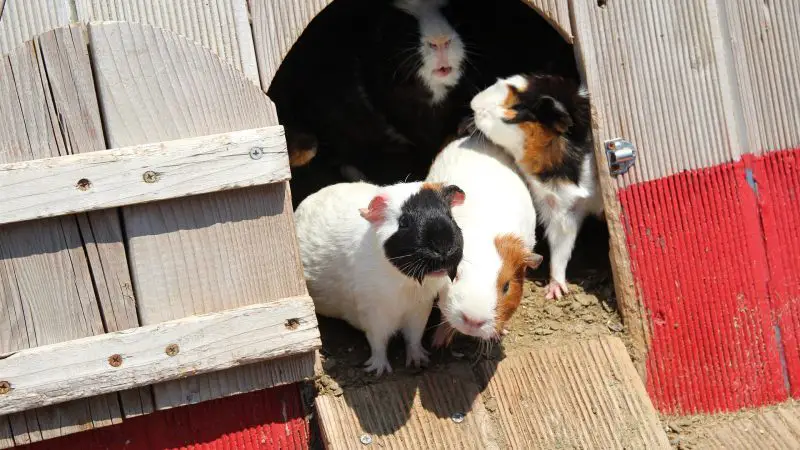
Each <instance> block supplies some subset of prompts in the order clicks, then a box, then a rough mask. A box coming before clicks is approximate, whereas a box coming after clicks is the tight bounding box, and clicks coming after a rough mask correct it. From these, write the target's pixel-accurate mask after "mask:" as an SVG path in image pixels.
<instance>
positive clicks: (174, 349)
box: [164, 344, 181, 356]
mask: <svg viewBox="0 0 800 450" xmlns="http://www.w3.org/2000/svg"><path fill="white" fill-rule="evenodd" d="M180 351H181V349H180V347H178V344H169V345H168V346H167V348H166V349H164V353H166V354H167V355H169V356H175V355H177V354H178V353H180Z"/></svg>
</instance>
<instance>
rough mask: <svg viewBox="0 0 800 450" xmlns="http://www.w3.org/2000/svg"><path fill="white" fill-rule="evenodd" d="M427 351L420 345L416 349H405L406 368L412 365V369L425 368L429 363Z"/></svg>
mask: <svg viewBox="0 0 800 450" xmlns="http://www.w3.org/2000/svg"><path fill="white" fill-rule="evenodd" d="M428 355H429V353H428V351H427V350H425V349H424V348H423V347H422V346H421V345H420V346H418V347H409V348H407V349H406V367H410V366H411V365H412V364H413V365H414V367H423V366H427V365H428V363H429V362H430V359H429V358H428Z"/></svg>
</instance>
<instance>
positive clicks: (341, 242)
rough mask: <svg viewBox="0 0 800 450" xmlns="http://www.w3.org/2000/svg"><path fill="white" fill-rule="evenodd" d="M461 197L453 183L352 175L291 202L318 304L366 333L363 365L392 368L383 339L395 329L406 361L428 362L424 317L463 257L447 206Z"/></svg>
mask: <svg viewBox="0 0 800 450" xmlns="http://www.w3.org/2000/svg"><path fill="white" fill-rule="evenodd" d="M464 198H465V197H464V192H463V191H462V190H461V189H460V188H459V187H458V186H455V185H447V186H444V185H439V184H433V185H429V184H423V183H422V182H416V183H398V184H394V185H391V186H383V187H381V186H376V185H372V184H368V183H364V182H357V183H339V184H335V185H331V186H328V187H325V188H323V189H321V190H320V191H318V192H316V193H314V194H312V195H310V196H308V197H307V198H306V199H305V200H303V201H302V202H301V203H300V205H299V206H298V207H297V210H296V212H295V223H296V226H297V239H298V242H299V244H300V255H301V258H302V262H303V270H304V275H305V278H306V283H307V286H308V290H309V293H310V294H311V297H312V298H313V299H314V306H315V308H316V312H317V313H319V314H321V315H323V316H328V317H333V318H337V319H343V320H345V321H347V322H348V323H349V324H350V325H352V326H353V327H355V328H358V329H359V330H361V331H363V332H364V333H365V334H366V337H367V340H368V341H369V346H370V350H371V356H370V358H369V359H368V360H367V361H366V363H365V365H366V368H365V370H366V371H375V372H376V375H377V376H380V375H381V374H383V373H384V371H387V372H391V371H392V368H391V365H390V364H389V360H388V359H387V356H386V346H387V344H388V342H389V339H390V337H391V336H392V335H394V334H395V333H396V332H397V331H398V330H400V331H402V333H403V336H404V337H405V342H406V365H411V364H412V363H413V364H415V365H417V366H419V365H421V364H424V363H427V361H428V352H427V351H426V350H425V349H424V348H423V346H422V335H423V333H424V331H425V324H426V323H427V320H428V316H429V315H430V312H431V309H432V307H433V301H434V298H435V297H436V296H437V295H439V294H440V293H444V292H446V290H447V288H448V287H449V285H450V284H451V281H452V279H453V278H454V277H455V274H456V269H457V267H458V264H459V263H460V262H461V258H462V253H463V236H462V234H461V229H460V228H459V227H458V225H457V223H456V222H455V220H454V219H453V215H452V211H451V208H454V207H458V205H461V204H462V203H463V202H464Z"/></svg>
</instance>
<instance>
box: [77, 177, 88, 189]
mask: <svg viewBox="0 0 800 450" xmlns="http://www.w3.org/2000/svg"><path fill="white" fill-rule="evenodd" d="M75 187H76V188H78V190H79V191H88V190H89V188H90V187H92V182H91V181H89V180H88V179H86V178H81V179H80V180H78V183H77V184H76V185H75Z"/></svg>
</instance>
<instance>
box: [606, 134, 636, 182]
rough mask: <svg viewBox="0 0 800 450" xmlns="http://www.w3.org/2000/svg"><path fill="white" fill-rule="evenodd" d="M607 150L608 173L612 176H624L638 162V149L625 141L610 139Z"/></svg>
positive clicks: (607, 142)
mask: <svg viewBox="0 0 800 450" xmlns="http://www.w3.org/2000/svg"><path fill="white" fill-rule="evenodd" d="M605 148H606V158H608V171H609V172H610V173H611V175H612V176H617V175H624V174H625V172H627V171H628V169H630V168H631V166H633V164H634V162H635V161H636V147H634V146H633V144H631V143H630V142H629V141H627V140H625V139H622V138H616V139H609V140H607V141H606V142H605Z"/></svg>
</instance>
